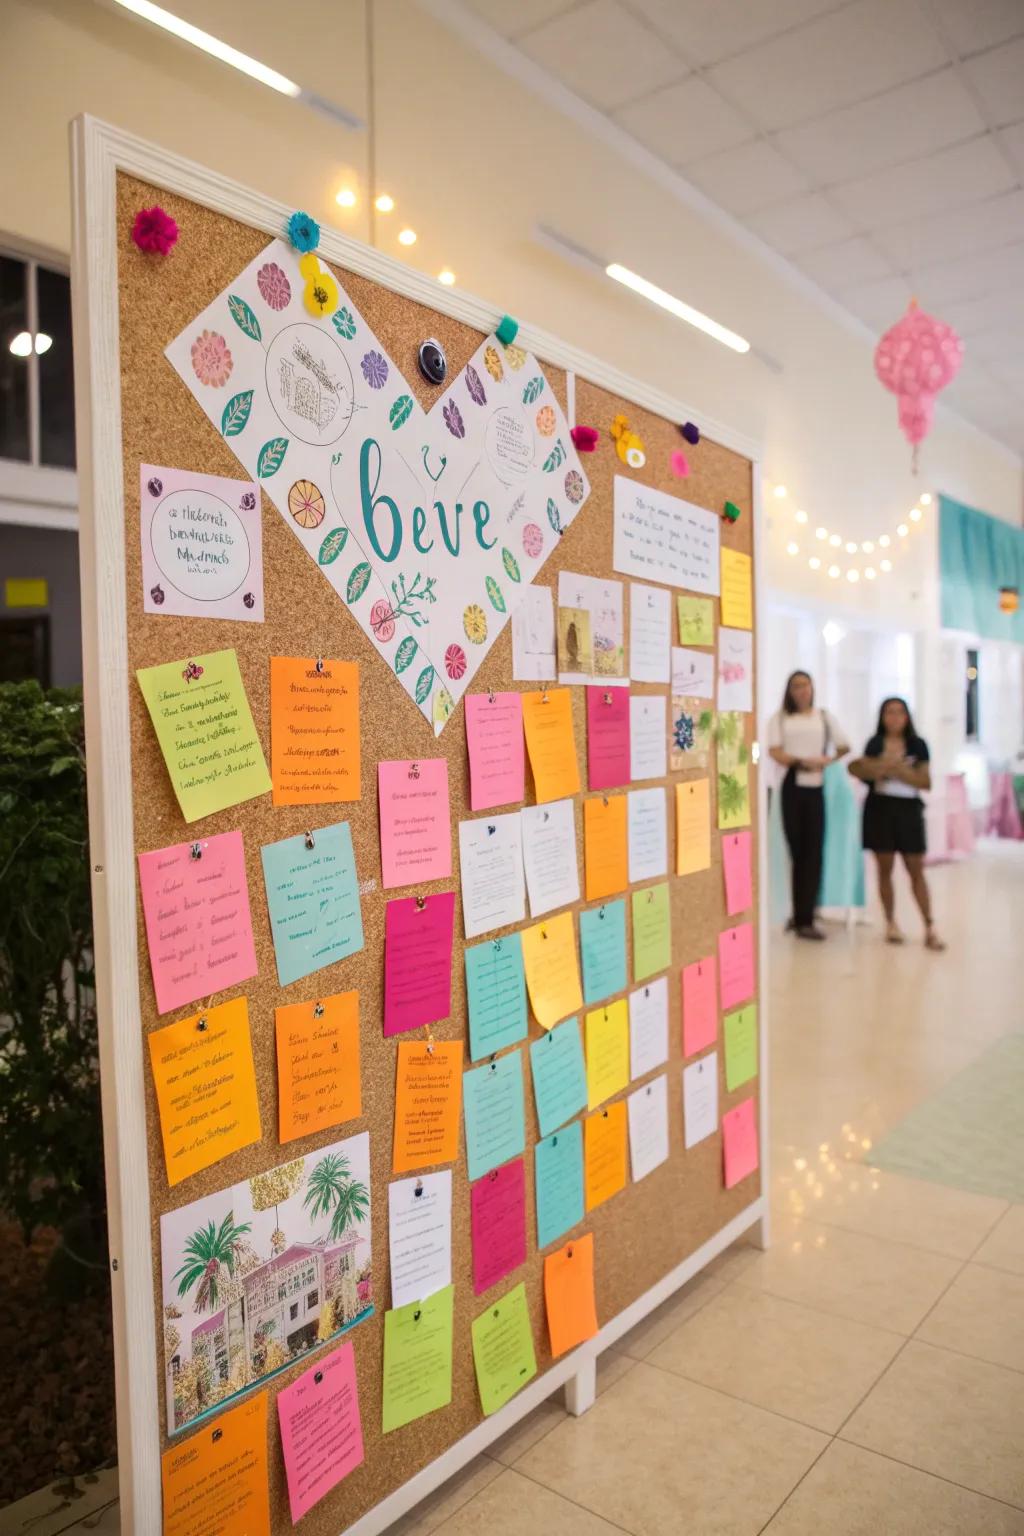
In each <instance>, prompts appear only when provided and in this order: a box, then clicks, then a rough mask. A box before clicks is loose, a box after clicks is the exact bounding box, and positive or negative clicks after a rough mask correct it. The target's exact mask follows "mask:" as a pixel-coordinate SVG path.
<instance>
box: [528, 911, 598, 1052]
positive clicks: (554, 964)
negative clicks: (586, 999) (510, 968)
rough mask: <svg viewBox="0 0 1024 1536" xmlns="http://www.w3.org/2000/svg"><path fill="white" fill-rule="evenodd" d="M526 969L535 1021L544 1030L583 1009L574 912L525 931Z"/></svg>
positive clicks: (550, 919) (563, 914) (564, 913)
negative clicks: (573, 918)
mask: <svg viewBox="0 0 1024 1536" xmlns="http://www.w3.org/2000/svg"><path fill="white" fill-rule="evenodd" d="M523 968H524V969H525V971H526V985H527V987H528V989H529V993H530V1006H531V1008H532V1009H533V1015H534V1018H535V1019H536V1020H537V1022H538V1024H540V1025H541V1026H542V1028H544V1029H550V1028H551V1027H552V1025H553V1024H557V1023H558V1021H559V1019H567V1018H568V1017H569V1015H570V1014H571V1013H577V1012H578V1011H579V1010H580V1008H582V1006H583V994H582V992H581V990H580V963H579V959H578V957H577V954H576V929H575V926H574V924H573V920H572V913H571V912H561V913H559V915H558V916H557V917H552V918H545V919H544V920H543V921H542V922H539V923H534V925H533V927H532V928H524V929H523Z"/></svg>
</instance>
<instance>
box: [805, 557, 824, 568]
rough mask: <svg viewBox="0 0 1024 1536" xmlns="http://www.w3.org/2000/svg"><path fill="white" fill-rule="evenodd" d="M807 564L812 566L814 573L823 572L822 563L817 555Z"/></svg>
mask: <svg viewBox="0 0 1024 1536" xmlns="http://www.w3.org/2000/svg"><path fill="white" fill-rule="evenodd" d="M807 564H808V565H809V566H810V568H811V570H812V571H820V570H821V561H820V560H819V559H818V557H817V555H812V556H811V558H810V559H809V560H808V562H807Z"/></svg>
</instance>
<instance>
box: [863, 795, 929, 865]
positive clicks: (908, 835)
mask: <svg viewBox="0 0 1024 1536" xmlns="http://www.w3.org/2000/svg"><path fill="white" fill-rule="evenodd" d="M864 847H865V848H868V849H870V851H871V852H872V853H924V851H925V836H924V804H923V802H922V801H921V800H918V799H914V800H905V799H903V798H902V796H899V795H880V794H878V793H877V792H876V793H874V794H869V795H868V798H867V799H866V800H865V802H864Z"/></svg>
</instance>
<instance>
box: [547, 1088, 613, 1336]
mask: <svg viewBox="0 0 1024 1536" xmlns="http://www.w3.org/2000/svg"><path fill="white" fill-rule="evenodd" d="M623 1115H625V1106H623ZM544 1307H545V1311H546V1312H547V1316H548V1338H549V1340H550V1342H551V1353H552V1356H553V1357H554V1358H555V1359H557V1358H558V1356H559V1355H564V1354H565V1353H566V1352H567V1351H568V1350H570V1349H575V1348H576V1346H577V1344H583V1343H584V1342H585V1341H586V1340H587V1339H592V1338H593V1337H594V1334H595V1333H596V1332H597V1303H596V1301H595V1299H594V1234H593V1232H586V1233H584V1235H583V1236H582V1237H579V1238H575V1239H574V1240H573V1241H572V1242H570V1243H566V1245H565V1247H564V1248H559V1250H558V1251H557V1253H549V1254H548V1256H547V1258H546V1259H545V1260H544Z"/></svg>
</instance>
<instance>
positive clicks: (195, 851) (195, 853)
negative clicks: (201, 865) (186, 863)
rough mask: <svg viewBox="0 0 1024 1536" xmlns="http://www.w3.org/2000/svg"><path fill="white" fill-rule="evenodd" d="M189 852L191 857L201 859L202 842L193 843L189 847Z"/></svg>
mask: <svg viewBox="0 0 1024 1536" xmlns="http://www.w3.org/2000/svg"><path fill="white" fill-rule="evenodd" d="M189 853H190V855H191V857H192V858H193V859H201V858H202V856H203V845H202V843H193V844H192V847H191V848H190V849H189Z"/></svg>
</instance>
